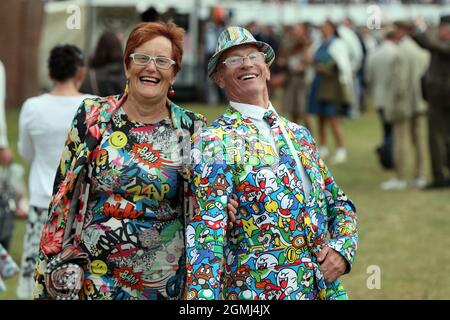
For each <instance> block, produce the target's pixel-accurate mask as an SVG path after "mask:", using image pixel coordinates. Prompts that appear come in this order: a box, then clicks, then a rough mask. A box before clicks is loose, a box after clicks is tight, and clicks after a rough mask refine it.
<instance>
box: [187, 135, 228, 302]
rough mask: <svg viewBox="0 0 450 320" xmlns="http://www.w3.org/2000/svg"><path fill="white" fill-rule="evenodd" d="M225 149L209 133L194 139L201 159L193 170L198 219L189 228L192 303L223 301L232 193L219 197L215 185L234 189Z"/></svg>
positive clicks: (189, 282) (189, 279) (188, 296)
mask: <svg viewBox="0 0 450 320" xmlns="http://www.w3.org/2000/svg"><path fill="white" fill-rule="evenodd" d="M222 150H223V148H222V141H221V140H219V139H217V137H216V136H214V135H211V134H210V133H209V132H208V131H205V132H204V133H203V134H201V135H199V136H196V137H194V148H193V152H194V154H197V155H198V157H197V158H196V159H195V158H194V163H193V164H192V169H191V188H192V191H193V194H194V197H195V203H194V216H193V218H192V221H191V222H190V223H189V225H188V226H187V228H186V261H187V262H186V264H187V281H186V292H185V299H188V300H193V299H199V298H204V299H209V300H217V299H219V298H220V292H221V288H220V283H221V276H222V272H223V270H222V260H223V256H224V254H223V251H224V243H225V230H226V225H227V220H228V214H227V210H226V208H227V203H228V200H229V194H230V193H229V192H225V194H218V193H217V192H216V191H217V188H215V186H214V184H215V183H220V184H221V185H223V184H226V185H228V186H229V189H231V186H232V183H233V182H232V180H233V179H232V174H231V171H230V170H229V167H228V166H227V164H226V163H225V160H224V153H223V151H222ZM221 153H223V156H222V155H221Z"/></svg>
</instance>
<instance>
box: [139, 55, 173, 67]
mask: <svg viewBox="0 0 450 320" xmlns="http://www.w3.org/2000/svg"><path fill="white" fill-rule="evenodd" d="M130 58H131V59H133V61H134V63H136V64H137V65H139V66H146V65H147V64H149V63H150V61H152V60H153V61H154V62H155V65H156V67H157V68H160V69H169V68H170V67H171V66H172V65H174V64H175V63H176V62H175V61H173V60H172V59H169V58H166V57H153V56H149V55H146V54H143V53H132V54H130Z"/></svg>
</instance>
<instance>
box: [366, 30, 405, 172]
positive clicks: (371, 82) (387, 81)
mask: <svg viewBox="0 0 450 320" xmlns="http://www.w3.org/2000/svg"><path fill="white" fill-rule="evenodd" d="M382 30H383V37H384V40H383V42H382V43H381V44H380V45H379V46H378V47H377V48H376V49H375V50H374V51H373V52H372V53H370V54H369V56H368V58H367V62H366V73H365V81H366V83H367V87H368V91H369V93H370V96H371V97H372V101H373V105H374V107H375V109H376V110H377V112H378V115H379V118H380V123H381V127H382V143H381V146H379V147H377V152H378V155H379V157H380V161H381V164H382V165H383V166H384V167H385V168H387V169H391V168H393V166H394V162H393V143H394V141H393V140H394V138H393V133H392V124H391V122H390V121H388V120H387V118H386V110H389V112H390V110H392V109H393V108H394V105H393V104H394V101H395V97H396V95H397V92H396V91H395V89H394V88H396V84H395V81H396V79H397V78H396V76H397V75H396V74H395V73H394V72H393V71H394V70H395V68H396V64H397V63H398V60H399V59H400V58H399V56H398V55H399V51H398V47H397V44H396V37H395V29H394V27H393V26H385V27H383V29H382Z"/></svg>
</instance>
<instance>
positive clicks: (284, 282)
mask: <svg viewBox="0 0 450 320" xmlns="http://www.w3.org/2000/svg"><path fill="white" fill-rule="evenodd" d="M277 284H278V286H279V287H280V288H281V291H282V294H281V295H280V300H291V294H293V293H294V292H295V291H297V289H298V282H297V273H296V272H295V271H294V270H292V269H290V268H283V269H281V270H280V271H279V272H278V275H277Z"/></svg>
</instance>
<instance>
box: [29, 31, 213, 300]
mask: <svg viewBox="0 0 450 320" xmlns="http://www.w3.org/2000/svg"><path fill="white" fill-rule="evenodd" d="M182 41H183V29H181V28H179V27H177V26H176V25H175V24H174V23H141V24H139V25H138V26H136V27H135V28H134V29H133V31H132V32H131V34H130V36H129V38H128V41H127V44H126V48H125V55H124V62H125V68H126V70H125V73H126V76H127V83H128V85H127V88H126V89H125V92H124V94H123V95H121V96H110V97H105V98H99V99H86V100H84V102H83V103H82V105H81V106H80V108H79V109H78V111H77V114H76V116H75V119H74V122H73V126H72V128H71V129H70V132H69V138H68V140H67V143H66V147H65V149H64V152H63V156H62V159H61V163H60V166H59V168H58V173H57V176H56V181H55V189H54V195H53V198H52V202H51V204H50V211H49V219H48V221H47V223H46V225H45V227H44V230H43V234H42V237H41V246H40V247H41V255H40V258H41V260H40V263H39V265H38V267H37V272H36V276H35V278H36V280H37V286H36V288H37V290H36V292H35V298H46V297H48V290H47V289H48V288H46V283H45V282H44V272H45V271H46V265H47V262H48V261H49V260H50V258H51V257H52V256H54V255H55V254H57V253H58V252H60V251H61V250H62V242H63V238H65V237H64V235H65V233H64V232H65V226H66V225H72V222H73V221H71V220H70V219H68V218H67V215H68V212H69V208H70V207H71V205H74V202H73V201H76V200H78V201H79V204H80V206H79V209H78V210H77V211H76V217H75V219H76V221H75V226H74V229H75V230H76V231H75V236H74V240H75V245H76V246H78V247H79V250H80V251H81V252H82V253H86V254H87V255H88V256H89V259H90V261H91V263H90V268H87V270H86V272H85V279H84V283H83V287H82V289H81V291H80V293H79V296H78V298H80V299H179V298H180V297H181V292H182V290H181V286H182V280H183V278H184V268H183V265H184V258H183V253H184V225H185V218H186V210H184V208H185V207H184V204H185V202H184V200H186V199H187V196H186V195H185V194H183V193H184V190H187V188H186V187H185V183H184V181H186V178H187V177H186V176H185V172H187V171H186V170H184V167H183V161H182V160H183V159H182V157H181V156H184V155H186V154H182V152H178V151H179V150H180V146H179V143H178V142H179V141H180V139H181V140H183V141H184V142H185V143H186V142H187V145H189V140H190V136H191V135H192V134H193V133H194V131H195V130H198V129H200V128H201V127H202V126H203V125H204V124H205V118H204V117H203V116H202V115H200V114H196V113H193V112H191V111H187V110H185V109H182V108H180V107H179V106H177V105H175V104H174V103H173V102H171V101H170V100H168V99H167V94H168V92H169V94H170V95H173V88H172V85H173V83H174V81H175V76H176V74H177V72H178V71H179V70H180V66H181V58H182V54H183V46H182V45H183V43H182ZM183 137H184V138H185V139H182V138H183ZM186 138H187V139H186ZM181 147H183V145H182V146H181ZM181 151H183V148H181ZM184 159H185V158H184ZM85 164H86V165H87V175H86V176H85V175H84V174H82V172H84V167H85ZM80 171H81V173H80ZM80 177H81V178H84V179H81V178H80ZM77 178H80V179H78V180H77ZM80 181H81V183H80ZM78 185H79V186H80V187H79V190H77V187H78ZM75 190H77V191H76V194H75V195H74V192H75ZM78 191H79V193H78ZM77 221H83V222H82V223H77ZM80 225H81V226H80ZM68 233H69V232H68ZM66 235H67V233H66Z"/></svg>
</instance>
